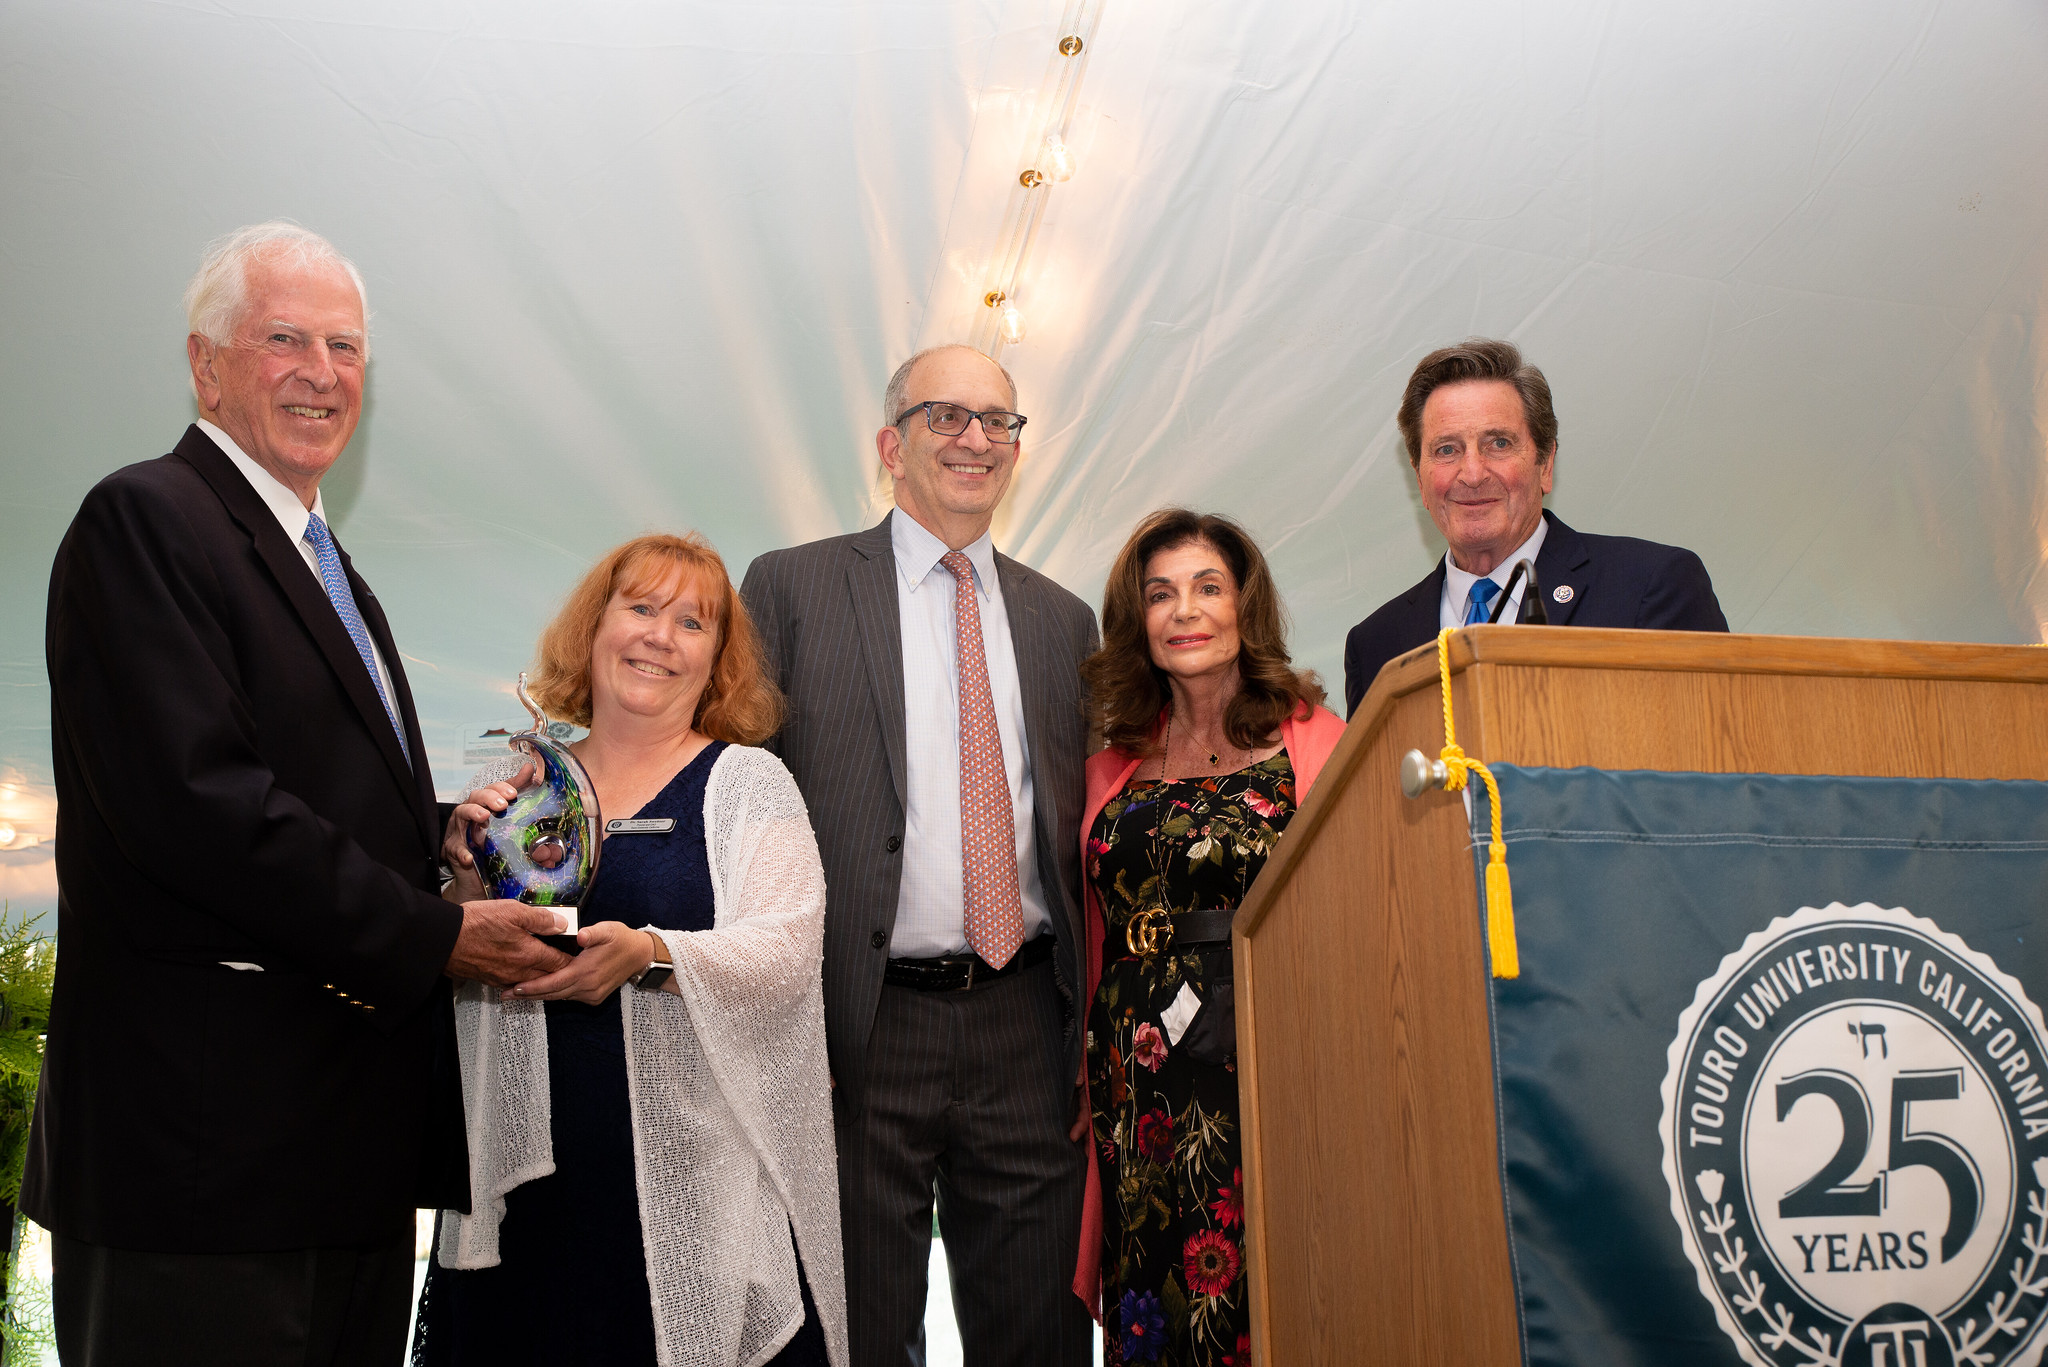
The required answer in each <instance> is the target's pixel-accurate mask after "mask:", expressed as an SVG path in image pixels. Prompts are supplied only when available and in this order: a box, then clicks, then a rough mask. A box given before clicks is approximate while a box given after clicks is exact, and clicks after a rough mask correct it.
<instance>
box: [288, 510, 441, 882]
mask: <svg viewBox="0 0 2048 1367" xmlns="http://www.w3.org/2000/svg"><path fill="white" fill-rule="evenodd" d="M335 550H336V551H337V552H339V553H340V555H341V567H342V569H343V570H344V571H346V572H347V574H348V582H349V588H350V590H351V591H352V592H353V593H354V594H355V596H356V610H357V611H359V612H361V613H362V614H363V625H364V626H366V627H368V628H369V629H370V639H371V640H372V641H375V642H376V643H377V649H378V651H379V652H380V653H382V655H383V656H384V668H385V670H386V671H387V672H389V673H390V675H391V691H392V694H393V696H392V699H391V705H392V706H393V707H395V708H397V709H398V720H399V724H400V725H402V726H404V727H405V743H406V745H407V746H408V747H409V748H410V749H411V750H412V753H413V756H414V763H413V766H412V769H413V773H412V782H413V795H414V798H415V801H414V803H413V806H414V809H415V812H416V814H417V816H418V819H419V823H420V833H421V834H422V835H423V836H425V837H426V842H427V850H428V852H429V853H438V852H439V850H440V848H441V832H440V831H439V830H438V829H436V822H437V820H438V808H437V807H436V805H435V802H434V777H433V773H432V771H431V770H430V769H429V768H428V766H427V751H426V743H425V742H424V741H423V740H422V739H421V737H420V719H419V714H418V712H417V711H415V710H414V707H413V700H412V687H411V685H410V684H409V683H407V681H406V677H405V669H404V667H403V666H402V665H401V664H400V663H399V655H398V643H397V642H396V641H394V640H393V639H392V638H391V624H390V622H388V621H387V620H385V617H384V605H383V604H382V603H380V602H378V601H377V595H376V594H375V593H372V592H371V591H370V586H369V585H368V584H366V583H364V582H363V577H362V576H361V575H359V574H357V573H356V567H355V565H354V564H353V563H352V562H351V561H350V560H349V558H348V552H347V551H344V550H342V549H341V547H340V545H339V543H337V544H336V546H335ZM301 563H304V562H301ZM337 620H339V619H337ZM378 710H379V713H380V715H381V713H382V708H379V709H378ZM385 730H386V731H389V730H390V726H389V723H387V724H386V726H385ZM385 759H386V761H387V762H388V761H389V759H390V756H389V755H386V756H385ZM465 777H467V776H466V775H465Z"/></svg>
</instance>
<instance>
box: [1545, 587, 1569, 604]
mask: <svg viewBox="0 0 2048 1367" xmlns="http://www.w3.org/2000/svg"><path fill="white" fill-rule="evenodd" d="M1550 596H1551V597H1552V598H1554V599H1556V600H1557V601H1558V602H1560V603H1569V602H1571V601H1572V586H1571V585H1570V584H1559V585H1558V586H1557V587H1556V588H1554V589H1552V590H1551V591H1550Z"/></svg>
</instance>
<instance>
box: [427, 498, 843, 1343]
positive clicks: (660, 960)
mask: <svg viewBox="0 0 2048 1367" xmlns="http://www.w3.org/2000/svg"><path fill="white" fill-rule="evenodd" d="M538 655H539V659H538V663H537V666H536V672H535V679H534V685H533V688H532V692H533V694H534V696H535V697H536V699H537V700H538V701H539V703H540V704H541V706H542V707H543V708H545V709H546V710H547V711H548V713H549V714H550V715H552V716H554V717H557V718H561V719H564V720H567V721H571V722H574V723H576V724H577V725H579V726H586V727H588V728H589V732H590V733H589V735H587V736H586V737H584V738H583V739H582V740H580V741H578V742H576V743H575V745H574V746H572V747H571V748H572V750H573V751H574V753H575V755H576V757H577V759H578V760H579V761H581V763H582V765H583V768H584V770H585V771H586V772H587V773H588V774H589V776H590V779H591V782H592V784H593V786H595V787H596V789H597V793H598V800H599V803H600V804H601V806H602V809H603V812H604V814H605V816H606V817H607V818H620V817H632V818H637V819H636V820H633V821H631V822H630V823H624V824H625V825H626V829H625V830H623V831H619V832H618V833H608V834H607V835H606V837H605V844H604V847H603V851H604V852H603V857H602V859H601V860H600V861H599V864H598V873H597V877H596V880H595V881H594V882H593V883H592V885H591V886H590V888H589V889H588V890H587V891H586V892H585V894H584V897H583V901H582V904H581V906H580V907H579V908H578V919H579V920H580V921H581V922H582V929H581V930H580V931H579V932H578V933H577V942H578V945H579V953H578V954H577V956H576V957H575V958H574V959H572V960H571V961H570V963H569V965H568V966H567V967H565V968H562V969H559V970H557V971H556V972H554V973H551V974H548V975H547V976H545V977H541V978H536V979H534V980H533V981H531V982H526V983H522V984H520V985H518V986H516V987H514V988H512V989H511V990H510V991H508V992H505V993H503V994H500V993H498V992H496V991H494V990H489V989H485V988H484V987H483V986H482V985H481V984H476V983H468V984H461V985H459V987H458V993H457V999H456V1015H457V1027H458V1037H459V1041H460V1044H461V1052H462V1066H463V1074H464V1077H463V1101H464V1110H465V1112H466V1115H467V1119H468V1125H469V1137H470V1143H469V1147H470V1213H468V1214H466V1215H464V1214H460V1213H457V1212H453V1211H444V1212H443V1213H442V1217H441V1223H440V1231H439V1237H438V1240H437V1248H436V1256H435V1259H434V1264H433V1267H432V1269H431V1270H430V1272H429V1275H428V1280H427V1288H426V1292H425V1294H424V1296H423V1298H422V1301H421V1306H420V1318H419V1327H418V1331H417V1333H416V1335H415V1339H414V1345H413V1362H414V1363H415V1364H416V1365H417V1367H429V1365H430V1364H431V1365H433V1367H460V1365H461V1364H465V1363H488V1364H490V1367H508V1364H517V1363H531V1364H536V1365H537V1364H541V1363H548V1364H559V1363H591V1364H600V1363H601V1364H605V1367H614V1365H615V1364H644V1365H645V1367H653V1364H654V1363H655V1362H657V1361H659V1362H662V1363H665V1364H676V1365H677V1367H680V1365H681V1364H705V1367H732V1364H736V1363H757V1362H763V1361H766V1360H769V1359H770V1358H772V1360H773V1361H774V1362H775V1363H778V1364H783V1365H784V1367H796V1365H797V1364H803V1367H824V1364H825V1363H826V1362H827V1360H828V1358H829V1361H830V1362H832V1363H834V1364H842V1365H843V1364H844V1363H845V1361H846V1328H845V1324H846V1312H845V1303H846V1295H845V1279H844V1276H843V1273H842V1263H841V1254H840V1243H839V1196H838V1181H837V1175H836V1173H837V1169H836V1165H835V1161H834V1156H833V1143H832V1117H831V1101H830V1088H831V1083H830V1080H829V1077H828V1074H827V1071H826V1063H825V1017H824V997H823V992H822V988H821V985H820V979H819V974H818V963H819V959H820V956H821V955H822V953H823V943H824V918H825V880H824V874H823V871H822V869H821V868H820V865H819V862H818V847H817V842H816V840H815V839H814V838H813V837H812V834H811V826H810V820H809V817H808V815H807V813H806V812H805V810H804V804H803V798H802V796H801V795H800V794H799V793H798V792H797V787H796V783H795V781H794V780H793V779H791V778H790V776H789V772H788V770H786V769H784V768H783V767H782V763H781V761H780V760H778V759H776V758H775V756H773V755H771V754H769V753H768V752H767V751H766V750H762V749H758V748H756V747H757V746H758V745H759V743H760V742H761V741H763V740H765V739H767V737H768V736H770V735H771V734H773V733H774V731H775V729H776V727H777V725H778V724H779V723H780V720H781V715H782V698H781V695H780V694H778V693H777V692H776V689H775V686H774V685H773V683H771V682H770V680H769V678H768V675H767V671H766V668H765V666H764V662H763V657H762V652H761V648H760V645H759V641H758V639H757V637H756V636H755V634H754V628H753V624H752V623H751V622H750V621H749V620H748V618H747V613H746V609H745V607H744V606H743V605H742V604H741V602H740V598H739V595H738V594H737V593H735V592H734V590H733V586H732V581H731V579H730V578H729V577H728V576H727V574H726V572H725V564H724V562H723V561H721V560H720V559H719V557H718V553H717V552H716V551H714V550H712V549H711V547H710V545H709V544H707V543H706V542H705V541H704V540H703V539H702V538H700V537H697V536H688V537H676V536H643V537H640V538H638V539H636V540H633V541H629V542H627V543H626V544H625V545H623V546H620V547H618V548H617V549H615V550H613V551H612V552H611V553H610V554H608V555H606V556H605V557H604V558H603V559H602V560H600V561H599V562H598V563H597V565H596V566H595V567H594V568H592V570H591V571H590V572H589V573H588V574H587V575H585V576H584V577H583V580H582V582H581V583H579V584H578V585H577V586H576V588H575V589H574V590H573V591H572V592H571V593H570V594H569V598H568V601H567V602H566V603H564V604H563V606H562V609H561V611H560V612H559V613H557V614H556V616H555V619H554V621H553V622H551V623H550V624H549V625H548V627H547V629H546V631H544V632H543V633H542V635H541V639H540V648H539V651H538ZM508 767H509V766H508ZM504 776H505V777H511V778H512V779H513V781H512V782H500V783H491V782H488V781H486V780H488V779H489V778H490V777H493V775H489V774H486V775H482V776H480V778H479V782H478V783H477V784H476V785H474V786H475V791H473V792H471V793H470V795H469V800H468V801H467V802H465V803H464V804H463V805H462V806H459V807H457V808H456V810H455V815H454V817H453V819H452V820H451V821H450V823H449V833H448V840H447V844H446V847H445V848H446V854H447V857H448V860H449V863H450V865H451V866H452V867H454V868H455V869H456V878H455V881H454V882H453V883H452V884H450V885H449V888H448V891H447V893H446V894H445V895H447V896H448V897H450V898H452V899H454V900H458V901H466V900H470V899H472V898H475V897H479V896H482V895H483V889H482V885H481V882H480V879H479V877H478V874H477V872H476V868H475V861H474V859H473V858H472V857H471V855H470V852H469V850H468V848H467V844H466V840H465V834H466V828H467V827H469V826H471V825H474V824H479V823H482V822H485V821H488V820H489V818H490V814H491V812H493V811H502V810H504V808H505V806H506V804H507V802H508V801H509V800H510V799H511V798H513V797H516V796H517V795H518V789H517V787H516V786H515V784H516V783H517V782H519V781H520V779H521V778H523V777H524V776H523V775H522V776H517V777H514V776H511V775H504ZM618 824H621V823H617V822H616V821H615V820H607V822H606V826H607V828H608V830H609V828H612V827H614V826H615V825H618Z"/></svg>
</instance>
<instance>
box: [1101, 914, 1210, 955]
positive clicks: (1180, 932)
mask: <svg viewBox="0 0 2048 1367" xmlns="http://www.w3.org/2000/svg"><path fill="white" fill-rule="evenodd" d="M1236 916H1237V912H1236V911H1235V910H1234V909H1233V908H1230V907H1208V908H1204V909H1202V910H1200V911H1176V912H1173V913H1172V914H1171V915H1167V914H1164V913H1162V912H1161V911H1160V910H1159V908H1157V907H1152V908H1149V909H1148V910H1145V911H1141V912H1139V913H1138V914H1137V915H1136V916H1133V917H1132V918H1131V919H1130V922H1129V924H1127V925H1126V926H1125V927H1124V942H1125V943H1126V944H1127V945H1129V946H1130V950H1131V953H1133V954H1157V953H1159V952H1161V951H1163V950H1166V949H1169V948H1172V949H1191V948H1193V947H1194V946H1196V945H1215V944H1225V945H1227V944H1229V943H1230V923H1231V921H1232V920H1234V919H1235V918H1236Z"/></svg>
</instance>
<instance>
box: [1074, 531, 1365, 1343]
mask: <svg viewBox="0 0 2048 1367" xmlns="http://www.w3.org/2000/svg"><path fill="white" fill-rule="evenodd" d="M1102 637H1103V640H1102V649H1101V650H1100V651H1099V652H1098V653H1097V654H1095V655H1094V656H1092V657H1090V659H1089V660H1088V661H1087V662H1086V663H1085V664H1084V665H1083V666H1082V672H1083V673H1084V674H1085V675H1086V676H1087V679H1088V682H1089V685H1090V687H1091V689H1092V692H1093V699H1094V706H1095V709H1096V716H1095V721H1096V726H1097V730H1098V732H1099V734H1100V735H1101V737H1102V739H1103V741H1104V742H1105V743H1106V745H1107V748H1106V749H1104V750H1103V751H1102V752H1101V753H1099V754H1097V755H1096V756H1095V757H1094V758H1093V759H1091V760H1090V761H1089V762H1088V803H1087V807H1086V815H1085V817H1084V819H1083V822H1082V828H1081V841H1082V859H1083V867H1084V871H1085V874H1086V878H1087V904H1088V943H1089V951H1090V952H1089V970H1088V976H1089V990H1090V1000H1091V1003H1092V1004H1091V1007H1090V1010H1089V1015H1088V1074H1087V1080H1088V1087H1089V1094H1090V1102H1091V1106H1092V1110H1093V1117H1094V1119H1093V1125H1094V1136H1095V1156H1096V1163H1095V1170H1094V1171H1093V1172H1091V1173H1090V1174H1089V1177H1090V1182H1089V1194H1088V1195H1089V1199H1088V1208H1087V1214H1086V1216H1085V1218H1084V1220H1083V1230H1082V1247H1081V1255H1080V1259H1079V1266H1078V1269H1077V1271H1076V1274H1075V1281H1074V1289H1075V1291H1076V1293H1077V1294H1079V1295H1080V1296H1081V1298H1082V1299H1083V1300H1085V1301H1088V1302H1089V1303H1090V1304H1091V1305H1094V1304H1098V1297H1099V1304H1100V1306H1101V1314H1102V1322H1103V1331H1104V1339H1105V1344H1104V1347H1105V1353H1104V1357H1105V1360H1106V1361H1108V1362H1111V1363H1133V1364H1135V1363H1155V1362H1156V1363H1167V1364H1175V1365H1176V1367H1178V1365H1179V1364H1193V1365H1197V1367H1239V1365H1240V1364H1244V1363H1247V1362H1249V1361H1250V1332H1251V1305H1250V1298H1249V1295H1248V1292H1247V1287H1246V1281H1245V1262H1244V1174H1243V1170H1242V1160H1241V1158H1240V1153H1241V1149H1240V1143H1241V1139H1240V1132H1239V1128H1238V1098H1237V1041H1236V1013H1235V1009H1234V1001H1233V990H1234V977H1233V974H1232V971H1231V960H1230V917H1231V913H1232V912H1233V911H1234V910H1235V909H1236V908H1237V906H1238V905H1239V904H1240V903H1241V902H1243V900H1244V897H1245V894H1246V893H1247V892H1248V891H1249V890H1250V888H1251V885H1252V884H1253V882H1255V881H1256V880H1257V878H1258V876H1259V870H1260V869H1262V868H1263V867H1264V866H1265V863H1266V860H1267V858H1268V857H1269V856H1270V855H1271V854H1272V852H1273V847H1274V844H1275V843H1276V842H1277V841H1278V840H1279V838H1280V835H1281V833H1282V832H1283V831H1284V830H1285V829H1286V827H1287V823H1288V820H1289V819H1290V818H1291V817H1292V816H1293V815H1294V811H1295V808H1296V807H1297V805H1298V804H1299V803H1300V801H1301V799H1302V798H1303V797H1305V796H1307V793H1308V789H1309V785H1310V784H1311V783H1312V782H1313V781H1314V779H1315V775H1316V773H1317V772H1318V771H1319V770H1320V769H1321V767H1322V764H1323V761H1324V760H1325V759H1327V758H1328V757H1329V754H1330V751H1331V750H1332V749H1334V748H1335V746H1336V743H1337V738H1338V737H1339V736H1340V735H1342V734H1343V730H1344V723H1343V722H1342V721H1340V720H1338V718H1337V717H1336V716H1335V715H1334V714H1333V713H1331V712H1330V711H1328V710H1327V709H1326V708H1323V707H1321V706H1320V705H1319V704H1320V703H1321V702H1322V699H1323V689H1322V686H1321V685H1320V684H1319V683H1318V682H1317V680H1316V677H1315V675H1314V674H1311V673H1308V672H1305V671H1300V670H1296V669H1294V668H1292V667H1291V665H1290V663H1289V657H1288V654H1287V647H1286V639H1285V638H1286V631H1285V626H1284V623H1283V614H1282V611H1281V606H1280V600H1279V595H1278V593H1277V592H1276V591H1275V589H1274V587H1273V580H1272V576H1271V574H1270V572H1269V571H1268V570H1267V568H1266V561H1265V557H1264V556H1262V555H1260V553H1259V550H1258V547H1257V546H1255V545H1253V544H1252V541H1251V538H1250V537H1248V536H1246V535H1245V533H1244V531H1243V530H1242V529H1241V528H1239V527H1238V526H1237V524H1236V523H1234V522H1232V521H1230V520H1229V519H1228V518H1223V517H1215V516H1206V515H1200V514H1196V513H1192V512H1188V511H1186V510H1184V509H1177V508H1168V509H1163V510H1161V511H1160V512H1157V513H1154V514H1152V515H1151V516H1150V517H1148V518H1146V519H1145V520H1144V521H1143V522H1142V523H1140V524H1139V525H1138V528H1137V530H1136V531H1135V532H1133V533H1132V535H1131V538H1130V540H1129V541H1128V542H1127V543H1126V544H1125V546H1124V548H1123V551H1122V552H1121V553H1120V554H1119V555H1118V557H1117V561H1116V565H1115V567H1114V568H1113V569H1112V570H1111V571H1110V576H1109V583H1108V585H1107V587H1106V588H1105V589H1104V590H1103V604H1102Z"/></svg>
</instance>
